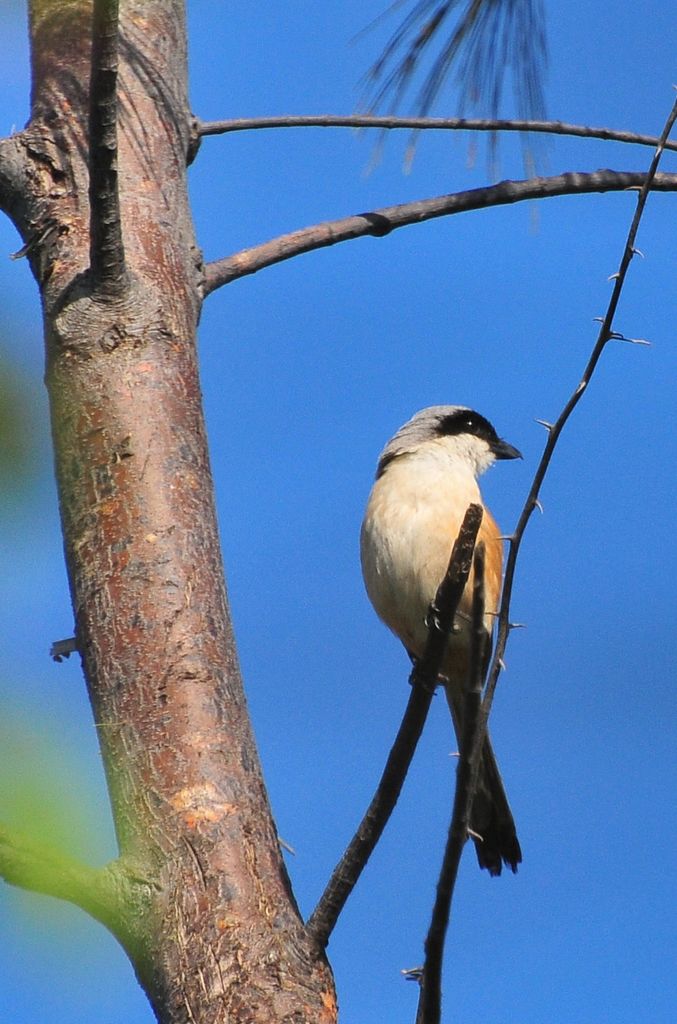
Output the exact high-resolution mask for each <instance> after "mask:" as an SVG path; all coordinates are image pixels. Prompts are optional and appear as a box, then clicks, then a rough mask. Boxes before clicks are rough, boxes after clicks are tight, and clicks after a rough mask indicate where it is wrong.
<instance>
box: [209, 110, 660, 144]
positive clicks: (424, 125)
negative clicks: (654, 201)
mask: <svg viewBox="0 0 677 1024" xmlns="http://www.w3.org/2000/svg"><path fill="white" fill-rule="evenodd" d="M263 128H379V129H381V130H384V131H390V130H393V129H401V128H406V129H409V130H410V131H414V132H419V131H429V130H436V131H464V132H465V131H468V132H491V133H494V132H533V133H534V134H541V135H571V136H574V137H575V138H580V139H601V140H602V141H604V142H624V143H628V144H631V145H635V146H653V147H654V148H655V147H656V146H657V145H658V139H657V138H656V137H655V136H653V135H642V134H639V133H637V132H628V131H624V130H622V129H618V130H616V129H614V128H593V127H590V126H589V125H583V124H568V123H567V122H566V121H518V120H505V119H500V118H499V119H491V118H471V117H468V118H465V117H390V116H381V115H376V114H347V115H341V114H300V115H296V114H289V115H282V116H280V117H238V118H231V119H226V120H223V121H201V120H200V119H199V118H197V119H196V121H195V132H196V133H197V135H198V136H201V137H202V136H207V135H225V134H227V133H229V132H244V131H258V130H260V129H263ZM665 148H666V149H670V150H674V151H675V152H677V142H668V143H667V144H666V146H665Z"/></svg>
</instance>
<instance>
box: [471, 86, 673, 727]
mask: <svg viewBox="0 0 677 1024" xmlns="http://www.w3.org/2000/svg"><path fill="white" fill-rule="evenodd" d="M675 120H677V101H675V104H674V105H673V108H672V110H671V112H670V115H669V116H668V119H667V121H666V123H665V127H664V129H663V132H662V134H661V137H660V140H659V143H658V146H657V148H656V152H655V153H654V157H653V160H652V161H651V165H650V167H649V170H648V172H647V173H646V174H645V175H643V183H642V187H641V190H640V193H639V195H638V197H637V206H636V209H635V214H634V216H633V219H632V223H631V225H630V230H629V231H628V237H627V240H626V243H625V248H624V250H623V256H622V258H621V262H620V266H619V268H618V271H617V272H616V273H615V274H614V275H613V277H614V286H613V290H612V292H611V297H610V299H609V304H608V306H607V310H606V313H605V315H604V317H603V318H602V320H601V326H600V329H599V334H598V336H597V341H596V342H595V345H594V348H593V350H592V353H591V354H590V358H589V359H588V362H587V365H586V367H585V370H584V371H583V376H582V377H581V379H580V381H579V383H578V385H577V386H576V389H575V390H574V392H573V394H572V395H571V397H570V398H569V400H568V401H567V402H566V404H565V406H564V408H563V409H562V411H561V412H560V414H559V416H558V417H557V419H556V420H555V422H554V423H547V422H544V421H540V422H541V423H542V425H543V426H545V428H546V430H547V432H548V438H547V441H546V444H545V448H544V450H543V454H542V456H541V459H540V462H539V464H538V467H537V469H536V473H535V474H534V479H533V482H532V485H531V487H530V489H529V493H528V495H527V499H526V501H525V503H524V507H523V509H522V512H521V514H520V517H519V519H518V521H517V526H516V527H515V531H514V533H513V534H512V536H511V537H510V545H509V552H508V558H507V560H506V567H505V577H504V581H503V593H502V596H501V606H500V609H499V613H498V632H497V637H496V646H495V649H494V655H493V658H492V661H491V665H490V668H489V671H488V677H487V685H486V689H485V693H484V699H483V701H482V709H481V712H480V732H481V735H482V736H484V733H485V731H486V723H487V719H488V717H489V713H490V711H491V704H492V701H493V698H494V693H495V691H496V685H497V683H498V677H499V675H500V673H501V670H502V668H503V658H504V655H505V648H506V644H507V642H508V636H509V633H510V628H511V626H510V600H511V597H512V588H513V582H514V577H515V567H516V563H517V555H518V553H519V549H520V545H521V543H522V538H523V537H524V532H525V530H526V527H527V524H528V522H529V520H530V518H531V515H532V513H533V511H534V509H536V508H539V507H540V503H539V494H540V490H541V487H542V484H543V480H544V479H545V475H546V473H547V471H548V468H549V466H550V462H551V460H552V456H553V453H554V451H555V447H556V445H557V442H558V440H559V437H560V434H561V433H562V430H563V429H564V426H565V425H566V423H567V421H568V419H569V417H570V416H571V414H572V412H573V411H574V409H575V408H576V406H577V405H578V403H579V402H580V400H581V398H582V397H583V395H584V394H585V391H586V390H587V387H588V384H589V383H590V381H591V379H592V376H593V374H594V372H595V368H596V366H597V364H598V362H599V359H600V357H601V355H602V352H603V351H604V348H605V347H606V345H607V344H608V342H609V341H613V340H616V341H635V342H636V341H637V339H632V338H625V337H624V336H623V335H622V334H619V333H617V332H615V331H614V330H613V320H614V316H615V314H616V310H617V308H618V302H619V300H620V297H621V292H622V290H623V285H624V283H625V278H626V275H627V272H628V268H629V267H630V263H631V261H632V258H633V256H634V255H635V254H636V251H637V250H636V249H635V238H636V237H637V230H638V228H639V224H640V221H641V219H642V214H643V212H644V207H645V206H646V201H647V199H648V197H649V192H650V191H652V190H654V189H655V188H656V182H657V180H658V179H660V177H661V175H658V174H657V168H658V165H659V163H660V159H661V156H662V154H663V151H664V149H665V143H666V141H667V138H668V136H669V134H670V132H671V130H672V127H673V125H674V123H675ZM663 177H665V176H663Z"/></svg>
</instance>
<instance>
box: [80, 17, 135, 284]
mask: <svg viewBox="0 0 677 1024" xmlns="http://www.w3.org/2000/svg"><path fill="white" fill-rule="evenodd" d="M118 19H119V12H118V0H94V5H93V8H92V64H91V78H90V95H89V217H90V239H89V246H90V248H89V262H90V267H91V274H92V287H93V288H94V290H95V291H100V292H101V291H102V292H106V293H108V294H116V295H117V294H120V292H121V291H122V290H123V288H124V285H125V278H126V270H125V250H124V246H123V242H122V220H121V216H120V196H119V190H118V168H117V158H118V137H117V119H118V99H117V80H118V34H119V25H118Z"/></svg>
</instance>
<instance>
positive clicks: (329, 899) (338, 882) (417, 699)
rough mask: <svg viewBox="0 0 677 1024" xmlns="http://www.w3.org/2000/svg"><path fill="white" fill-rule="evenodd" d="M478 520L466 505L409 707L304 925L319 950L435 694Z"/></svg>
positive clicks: (381, 823) (391, 802)
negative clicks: (372, 789)
mask: <svg viewBox="0 0 677 1024" xmlns="http://www.w3.org/2000/svg"><path fill="white" fill-rule="evenodd" d="M482 514H483V511H482V507H481V505H470V506H469V508H468V510H467V512H466V514H465V518H464V520H463V524H462V526H461V529H460V531H459V534H458V537H457V539H456V542H455V543H454V547H453V550H452V552H451V557H450V559H449V567H448V569H447V572H446V574H445V577H444V579H443V580H442V582H441V584H440V586H439V588H438V590H437V594H436V595H435V600H434V602H433V604H432V606H431V614H430V622H431V627H430V629H429V633H428V641H427V644H426V648H425V651H424V653H423V657H422V658H421V659H420V661H419V662H417V663H416V664H415V666H414V668H413V670H412V673H411V679H410V682H411V693H410V695H409V701H408V703H407V708H406V711H405V713H404V717H403V719H402V723H401V725H400V728H399V731H398V733H397V736H396V738H395V742H394V743H393V746H392V749H391V751H390V754H389V755H388V760H387V761H386V766H385V768H384V770H383V775H382V776H381V781H380V782H379V785H378V788H377V790H376V793H375V794H374V797H373V799H372V801H371V803H370V804H369V807H368V808H367V811H366V813H365V815H364V817H363V819H362V821H361V822H360V825H359V827H358V829H357V831H356V833H355V835H354V836H353V838H352V840H351V841H350V844H349V846H348V848H347V850H346V852H345V853H344V854H343V856H342V857H341V859H340V861H339V862H338V864H337V865H336V867H335V868H334V871H333V873H332V876H331V878H330V879H329V882H328V884H327V887H326V889H325V890H324V893H323V894H322V897H321V898H320V901H319V903H318V904H317V907H316V908H315V910H314V911H313V913H312V915H311V916H310V918H309V920H308V924H307V929H308V931H309V933H310V935H311V936H312V938H313V939H314V940H315V942H316V943H317V945H318V947H319V948H320V949H323V948H324V947H325V946H326V944H327V942H328V940H329V936H330V935H331V932H332V930H333V928H334V925H335V924H336V921H337V919H338V916H339V914H340V913H341V910H342V909H343V907H344V905H345V903H346V900H347V899H348V897H349V896H350V894H351V892H352V891H353V889H354V888H355V885H356V884H357V880H358V879H359V877H360V875H361V873H362V870H363V868H364V867H365V865H366V863H367V861H368V860H369V857H370V856H371V854H372V852H373V850H374V847H375V846H376V844H377V842H378V840H379V839H380V837H381V835H382V833H383V830H384V828H385V826H386V824H387V823H388V819H389V818H390V815H391V814H392V811H393V808H394V807H395V804H396V803H397V800H398V797H399V795H400V792H401V790H402V785H403V783H404V780H405V777H406V775H407V772H408V770H409V766H410V764H411V761H412V758H413V756H414V752H415V750H416V745H417V743H418V741H419V738H420V736H421V732H422V731H423V726H424V724H425V720H426V717H427V714H428V710H429V708H430V702H431V701H432V697H433V693H434V692H435V687H436V685H437V679H438V675H439V671H440V666H441V664H442V659H443V658H444V653H445V651H446V647H447V641H448V638H449V635H450V633H451V630H452V626H453V622H454V616H455V614H456V609H457V607H458V603H459V601H460V600H461V595H462V594H463V590H464V587H465V585H466V583H467V580H468V576H469V574H470V568H471V565H472V558H473V551H474V548H475V541H476V539H477V532H478V530H479V528H480V524H481V522H482Z"/></svg>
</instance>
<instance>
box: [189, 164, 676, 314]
mask: <svg viewBox="0 0 677 1024" xmlns="http://www.w3.org/2000/svg"><path fill="white" fill-rule="evenodd" d="M645 181H646V174H645V173H644V172H643V171H611V170H601V171H593V172H592V173H582V172H575V171H574V172H569V173H567V174H557V175H554V176H553V177H547V178H540V177H539V178H529V179H528V180H526V181H502V182H499V184H497V185H489V186H487V187H485V188H475V189H470V190H469V191H467V192H455V193H452V194H451V195H445V196H435V197H433V198H432V199H420V200H417V201H416V202H413V203H401V204H399V205H397V206H386V207H382V208H381V209H379V210H373V211H372V212H371V213H360V214H355V215H353V216H351V217H343V218H341V219H340V220H331V221H325V222H323V223H321V224H314V225H312V226H311V227H307V228H301V229H300V230H298V231H292V232H290V233H289V234H286V235H280V236H279V237H278V238H274V239H272V240H271V241H270V242H263V243H262V244H261V245H255V246H252V247H251V248H249V249H242V250H241V251H240V252H237V253H235V254H234V255H232V256H226V257H225V258H223V259H220V260H215V261H213V262H211V263H208V264H207V265H206V267H205V280H204V291H205V295H209V294H210V293H211V292H213V291H215V290H216V289H217V288H220V287H221V286H222V285H224V284H229V283H230V282H231V281H235V280H237V279H238V278H240V277H246V276H247V275H248V274H255V273H256V272H257V271H259V270H262V269H263V268H264V267H270V266H272V265H273V264H275V263H281V262H283V261H284V260H289V259H292V257H294V256H298V255H300V254H301V253H305V252H312V251H314V250H315V249H323V248H326V247H327V246H330V245H336V244H337V243H338V242H346V241H349V240H350V239H353V238H364V237H365V236H367V235H371V236H372V237H376V238H379V237H381V236H383V235H387V234H389V233H390V232H391V231H394V230H395V229H396V228H402V227H407V226H408V225H410V224H422V223H424V222H425V221H428V220H433V219H435V218H436V217H446V216H449V215H451V214H456V213H465V212H467V211H469V210H481V209H488V208H490V207H493V206H505V205H508V204H510V203H519V202H523V201H524V200H526V199H548V198H552V197H554V196H569V195H587V194H589V193H592V192H622V191H625V190H627V189H637V188H641V187H642V186H643V185H644V182H645ZM651 188H652V189H653V190H654V191H661V192H674V191H677V174H657V175H655V177H654V178H653V180H652V183H651Z"/></svg>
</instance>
